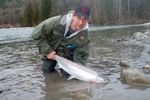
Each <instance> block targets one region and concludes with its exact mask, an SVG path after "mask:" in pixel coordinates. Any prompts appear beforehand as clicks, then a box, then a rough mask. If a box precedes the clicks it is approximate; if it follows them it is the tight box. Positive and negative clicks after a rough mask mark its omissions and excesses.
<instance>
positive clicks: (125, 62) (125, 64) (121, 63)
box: [119, 60, 131, 67]
mask: <svg viewBox="0 0 150 100" xmlns="http://www.w3.org/2000/svg"><path fill="white" fill-rule="evenodd" d="M119 64H120V65H121V66H124V67H131V66H130V65H129V62H128V61H126V60H121V61H120V63H119Z"/></svg>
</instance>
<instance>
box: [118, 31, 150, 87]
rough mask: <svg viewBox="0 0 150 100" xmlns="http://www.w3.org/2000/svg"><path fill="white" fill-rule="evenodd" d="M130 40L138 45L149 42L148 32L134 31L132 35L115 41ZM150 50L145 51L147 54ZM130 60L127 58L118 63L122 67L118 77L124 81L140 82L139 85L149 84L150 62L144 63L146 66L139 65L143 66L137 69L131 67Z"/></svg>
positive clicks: (124, 41)
mask: <svg viewBox="0 0 150 100" xmlns="http://www.w3.org/2000/svg"><path fill="white" fill-rule="evenodd" d="M130 41H135V42H137V43H139V44H140V45H144V44H150V32H144V33H142V32H136V33H134V34H133V36H132V37H123V38H122V39H118V40H117V42H121V43H126V42H130ZM149 52H150V51H147V54H148V55H149ZM130 63H131V62H129V61H128V60H121V61H120V63H119V64H120V65H121V66H122V67H124V68H123V69H122V70H121V73H120V78H121V80H122V81H124V82H126V83H132V84H140V85H150V63H148V65H146V67H144V65H143V66H141V67H143V68H140V69H137V68H133V67H132V66H131V65H130Z"/></svg>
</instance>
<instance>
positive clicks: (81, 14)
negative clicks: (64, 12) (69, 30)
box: [75, 13, 89, 19]
mask: <svg viewBox="0 0 150 100" xmlns="http://www.w3.org/2000/svg"><path fill="white" fill-rule="evenodd" d="M75 15H76V16H84V17H86V18H87V19H89V16H88V15H86V14H84V13H76V14H75Z"/></svg>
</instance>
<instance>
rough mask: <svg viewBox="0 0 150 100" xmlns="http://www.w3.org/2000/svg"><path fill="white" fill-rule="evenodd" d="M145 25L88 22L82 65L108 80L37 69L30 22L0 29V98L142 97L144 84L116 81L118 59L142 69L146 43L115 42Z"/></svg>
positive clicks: (125, 99) (85, 99)
mask: <svg viewBox="0 0 150 100" xmlns="http://www.w3.org/2000/svg"><path fill="white" fill-rule="evenodd" d="M149 28H150V27H149V26H143V25H129V26H127V25H124V26H91V27H90V29H89V33H90V37H91V42H90V56H89V58H88V60H87V63H86V65H87V66H89V67H90V68H91V69H93V70H95V71H98V72H100V73H103V74H104V75H106V76H107V77H108V78H109V79H110V83H108V84H89V83H87V82H82V81H79V80H76V79H74V80H70V81H67V77H65V76H59V74H58V73H57V72H54V73H49V74H43V73H42V71H41V70H40V69H36V67H35V66H36V64H41V63H42V61H41V60H40V57H41V56H40V55H36V53H35V52H37V48H36V45H35V44H34V42H33V40H32V38H31V32H32V31H33V29H34V28H10V29H0V98H1V100H26V99H29V100H148V99H149V98H150V96H149V92H150V88H149V86H143V85H136V84H127V83H124V82H122V81H120V71H121V69H124V68H125V67H123V66H120V65H119V62H120V60H128V61H129V64H130V65H131V68H135V69H139V70H142V67H143V66H144V65H147V64H148V63H149V59H150V56H149V54H148V53H147V51H149V50H150V46H149V43H145V44H143V43H140V42H137V41H126V42H124V43H122V42H117V40H118V39H120V38H122V37H124V36H128V37H131V36H132V35H133V33H135V32H145V31H150V30H149Z"/></svg>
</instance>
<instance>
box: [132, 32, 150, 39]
mask: <svg viewBox="0 0 150 100" xmlns="http://www.w3.org/2000/svg"><path fill="white" fill-rule="evenodd" d="M133 38H134V39H136V40H137V41H141V40H142V39H144V38H149V33H142V32H136V33H134V34H133Z"/></svg>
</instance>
